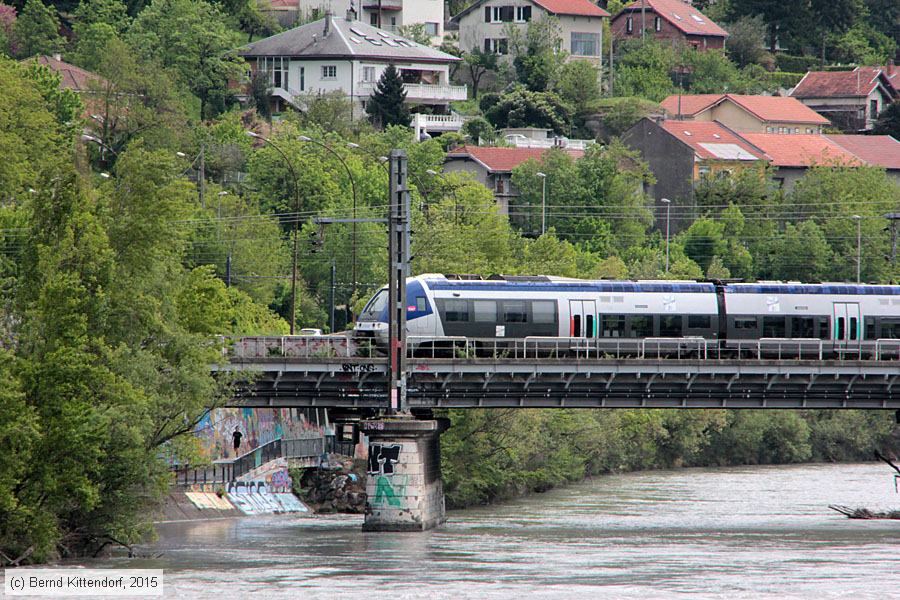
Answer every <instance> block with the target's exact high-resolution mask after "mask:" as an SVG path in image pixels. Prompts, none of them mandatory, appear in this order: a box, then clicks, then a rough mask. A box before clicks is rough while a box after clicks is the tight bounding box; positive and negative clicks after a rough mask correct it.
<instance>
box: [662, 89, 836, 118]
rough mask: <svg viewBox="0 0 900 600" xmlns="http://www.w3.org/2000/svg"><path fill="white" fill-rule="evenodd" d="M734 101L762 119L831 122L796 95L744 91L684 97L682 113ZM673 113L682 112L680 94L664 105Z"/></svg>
mask: <svg viewBox="0 0 900 600" xmlns="http://www.w3.org/2000/svg"><path fill="white" fill-rule="evenodd" d="M726 99H728V100H731V101H732V102H734V103H735V104H737V105H738V106H740V107H741V108H743V109H744V110H746V111H747V112H749V113H750V114H752V115H755V116H756V117H757V118H759V119H760V120H761V121H767V122H771V121H778V122H791V123H813V124H817V125H828V124H829V123H830V122H829V121H828V119H826V118H825V117H823V116H822V115H820V114H819V113H817V112H816V111H814V110H813V109H811V108H809V107H808V106H806V105H805V104H803V103H802V102H800V101H799V100H797V99H796V98H786V97H781V96H744V95H741V94H698V95H683V96H681V114H683V115H689V116H693V115H696V114H698V113H701V112H703V111H705V110H707V109H708V108H711V107H713V106H715V105H716V104H718V103H720V102H722V101H724V100H726ZM660 106H662V108H664V109H665V110H666V112H668V113H669V114H671V115H677V114H678V96H677V95H674V96H669V97H668V98H666V99H665V100H663V101H662V103H661V104H660Z"/></svg>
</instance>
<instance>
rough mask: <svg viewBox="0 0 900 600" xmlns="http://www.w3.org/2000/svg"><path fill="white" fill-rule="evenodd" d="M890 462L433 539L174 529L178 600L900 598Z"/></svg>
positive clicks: (331, 529)
mask: <svg viewBox="0 0 900 600" xmlns="http://www.w3.org/2000/svg"><path fill="white" fill-rule="evenodd" d="M892 474H893V472H892V471H891V470H890V469H889V468H888V467H887V466H886V465H883V464H875V463H872V464H841V465H799V466H784V467H740V468H720V469H684V470H674V471H651V472H641V473H629V474H622V475H610V476H602V477H595V478H593V479H591V480H589V481H585V482H583V483H580V484H577V485H572V486H568V487H566V488H563V489H559V490H554V491H551V492H548V493H544V494H537V495H532V496H528V497H525V498H521V499H518V500H515V501H512V502H508V503H505V504H502V505H498V506H488V507H479V508H475V509H469V510H463V511H451V512H450V513H449V521H448V522H447V524H446V525H445V526H443V527H441V528H440V529H437V530H435V531H430V532H426V533H418V534H415V533H406V534H392V533H363V532H362V531H360V523H361V518H358V517H353V516H343V515H341V516H320V517H292V516H272V517H265V518H259V517H255V518H246V519H233V520H222V521H209V522H202V523H177V524H166V525H162V526H160V528H159V533H160V539H159V540H158V542H156V543H155V544H152V545H149V546H145V547H142V548H141V551H142V552H158V553H162V557H161V558H158V559H138V560H132V561H128V560H126V559H110V560H105V561H101V562H97V563H91V565H90V566H95V567H97V566H102V567H114V566H125V565H128V566H133V567H143V568H163V569H165V583H166V596H167V597H173V598H174V597H180V598H201V599H210V600H212V599H215V600H226V599H230V598H250V597H255V598H265V599H269V598H329V599H334V598H364V597H365V598H378V599H381V598H383V599H390V600H397V599H400V598H429V599H437V598H453V599H458V598H478V599H490V598H516V599H525V598H659V597H685V596H688V595H689V596H690V597H692V598H693V597H727V598H779V599H781V598H817V599H821V598H853V599H854V600H860V599H863V598H878V599H882V598H891V597H898V598H900V521H858V520H850V519H847V518H846V517H844V516H842V515H839V514H838V513H836V512H833V511H831V510H829V509H828V505H829V504H844V505H848V506H852V507H860V506H864V507H867V508H871V509H889V508H900V495H898V494H896V493H895V491H894V481H893V475H892Z"/></svg>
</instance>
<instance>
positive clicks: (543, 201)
mask: <svg viewBox="0 0 900 600" xmlns="http://www.w3.org/2000/svg"><path fill="white" fill-rule="evenodd" d="M546 230H547V178H546V177H543V178H542V185H541V235H544V232H545V231H546Z"/></svg>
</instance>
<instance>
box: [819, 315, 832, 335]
mask: <svg viewBox="0 0 900 600" xmlns="http://www.w3.org/2000/svg"><path fill="white" fill-rule="evenodd" d="M819 339H820V340H830V339H831V319H830V318H829V317H819Z"/></svg>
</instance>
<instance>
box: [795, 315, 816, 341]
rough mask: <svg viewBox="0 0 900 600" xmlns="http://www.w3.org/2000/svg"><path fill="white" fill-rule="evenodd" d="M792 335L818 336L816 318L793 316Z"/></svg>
mask: <svg viewBox="0 0 900 600" xmlns="http://www.w3.org/2000/svg"><path fill="white" fill-rule="evenodd" d="M791 337H794V338H814V337H817V336H816V320H815V319H814V318H813V317H791Z"/></svg>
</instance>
